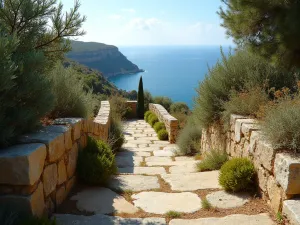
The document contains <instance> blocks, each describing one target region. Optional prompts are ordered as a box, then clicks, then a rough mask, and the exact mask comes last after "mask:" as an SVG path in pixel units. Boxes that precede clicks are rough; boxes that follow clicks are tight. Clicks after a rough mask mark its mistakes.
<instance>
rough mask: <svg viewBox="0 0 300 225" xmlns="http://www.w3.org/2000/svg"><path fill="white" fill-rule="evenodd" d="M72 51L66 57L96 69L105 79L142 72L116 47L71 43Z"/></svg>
mask: <svg viewBox="0 0 300 225" xmlns="http://www.w3.org/2000/svg"><path fill="white" fill-rule="evenodd" d="M71 46H72V51H71V52H69V53H68V54H67V57H68V58H70V59H72V60H74V61H77V62H79V63H81V64H83V65H86V66H88V67H90V68H93V69H97V70H99V71H101V72H102V73H103V75H104V76H105V77H110V76H116V75H122V74H132V73H138V72H144V70H142V69H140V68H139V67H138V66H137V65H135V64H133V63H132V62H131V61H129V60H128V59H127V58H126V57H125V56H124V55H123V54H122V53H121V52H120V51H119V49H118V48H117V47H116V46H113V45H106V44H103V43H98V42H82V41H72V42H71Z"/></svg>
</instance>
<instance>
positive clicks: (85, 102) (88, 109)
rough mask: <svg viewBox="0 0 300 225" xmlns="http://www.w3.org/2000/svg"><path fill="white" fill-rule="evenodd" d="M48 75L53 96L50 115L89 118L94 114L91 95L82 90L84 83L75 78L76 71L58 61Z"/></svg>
mask: <svg viewBox="0 0 300 225" xmlns="http://www.w3.org/2000/svg"><path fill="white" fill-rule="evenodd" d="M49 77H50V81H51V83H52V92H53V94H54V97H55V102H54V108H53V110H52V111H51V112H50V117H52V118H58V117H84V118H91V117H93V116H94V107H95V100H94V98H93V95H92V93H91V92H85V91H84V90H83V88H84V84H83V82H82V81H81V80H79V79H78V78H77V72H76V71H75V70H74V69H73V68H71V67H70V68H64V67H63V65H62V64H61V63H58V64H57V65H56V66H55V68H54V69H53V70H52V71H51V73H50V74H49Z"/></svg>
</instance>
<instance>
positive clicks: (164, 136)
mask: <svg viewBox="0 0 300 225" xmlns="http://www.w3.org/2000/svg"><path fill="white" fill-rule="evenodd" d="M168 136H169V134H168V131H166V130H165V129H162V130H160V131H158V132H157V137H158V139H159V140H162V141H165V140H168Z"/></svg>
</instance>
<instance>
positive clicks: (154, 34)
mask: <svg viewBox="0 0 300 225" xmlns="http://www.w3.org/2000/svg"><path fill="white" fill-rule="evenodd" d="M61 2H62V3H63V5H64V9H65V10H69V9H70V8H71V7H72V6H73V5H74V0H61ZM220 6H221V0H81V8H80V10H79V11H80V13H81V14H82V15H85V16H86V17H87V21H86V22H85V23H84V25H83V29H84V30H85V31H86V35H84V36H83V37H80V38H77V40H80V41H94V42H101V43H105V44H112V45H118V46H133V45H143V46H147V45H154V46H157V45H232V43H233V42H232V40H231V39H228V37H227V36H226V34H225V29H224V28H222V27H221V26H220V24H221V19H220V18H219V15H218V14H217V11H218V10H219V7H220Z"/></svg>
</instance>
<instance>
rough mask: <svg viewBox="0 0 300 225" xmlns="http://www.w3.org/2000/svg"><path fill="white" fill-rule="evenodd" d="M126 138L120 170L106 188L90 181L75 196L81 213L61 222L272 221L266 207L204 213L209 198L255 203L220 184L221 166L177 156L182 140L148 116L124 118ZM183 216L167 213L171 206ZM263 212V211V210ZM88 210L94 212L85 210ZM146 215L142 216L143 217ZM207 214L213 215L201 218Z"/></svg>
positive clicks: (174, 224) (185, 224)
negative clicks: (161, 133) (174, 140)
mask: <svg viewBox="0 0 300 225" xmlns="http://www.w3.org/2000/svg"><path fill="white" fill-rule="evenodd" d="M124 128H125V129H124V130H125V139H126V143H125V144H124V145H123V149H122V151H121V152H119V153H118V154H117V156H116V163H117V165H118V173H119V174H118V175H116V176H114V177H113V178H112V179H111V181H110V182H109V184H108V185H107V188H104V187H91V188H88V189H85V190H83V191H80V192H79V193H77V194H76V195H73V196H71V198H70V200H73V201H76V207H77V210H79V211H80V212H82V215H69V214H57V215H55V216H56V218H57V221H58V222H60V223H61V224H62V225H63V224H65V225H74V224H80V225H81V224H83V225H85V224H90V225H102V224H103V225H121V224H122V225H127V224H128V225H130V224H133V225H134V224H140V225H156V224H157V225H163V224H170V225H194V224H195V225H196V224H197V225H208V224H216V225H221V224H222V225H223V224H225V225H229V224H230V225H231V224H238V225H250V224H251V225H273V224H275V223H274V221H273V220H272V219H271V218H270V216H269V215H268V214H267V213H264V214H261V213H262V212H257V213H256V215H243V214H242V213H240V214H238V213H236V214H232V215H229V214H228V213H227V214H226V213H224V215H223V216H222V217H220V216H217V217H219V218H215V217H214V216H213V215H214V214H213V212H212V213H211V214H209V215H212V216H211V217H208V216H203V215H204V214H205V213H204V214H203V212H205V209H202V204H201V202H202V200H203V199H204V198H206V199H207V200H208V201H209V202H210V203H211V205H212V206H213V207H217V209H219V210H230V209H236V210H235V212H239V211H238V209H239V207H243V206H244V205H245V204H249V203H251V201H252V199H251V197H250V196H249V195H248V194H239V195H234V194H228V193H226V192H225V191H222V190H221V187H220V186H219V184H218V176H219V172H218V171H211V172H197V169H196V164H197V163H198V162H199V161H196V160H195V159H194V158H193V157H183V156H176V149H177V146H176V145H174V144H170V143H169V142H167V141H159V140H158V138H157V135H156V133H155V131H154V130H153V129H152V128H151V127H150V125H149V124H147V123H146V122H145V121H144V120H135V121H128V122H126V123H125V124H124ZM170 211H173V212H177V213H180V214H182V215H183V216H184V218H182V219H181V218H176V219H175V218H174V219H171V218H168V217H167V214H168V212H170ZM263 212H264V211H263ZM86 213H90V214H94V215H92V216H91V215H88V216H86ZM139 217H141V218H139ZM202 217H208V218H202Z"/></svg>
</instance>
